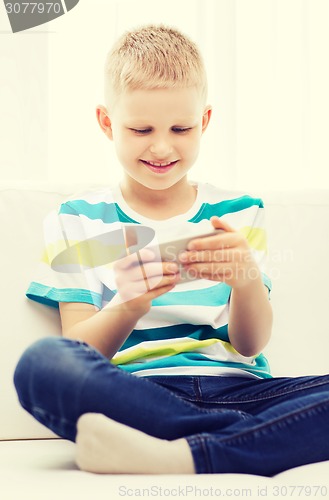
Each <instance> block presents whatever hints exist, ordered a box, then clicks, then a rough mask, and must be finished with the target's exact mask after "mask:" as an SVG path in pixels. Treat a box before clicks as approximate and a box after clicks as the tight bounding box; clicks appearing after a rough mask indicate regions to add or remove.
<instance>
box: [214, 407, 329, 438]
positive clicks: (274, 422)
mask: <svg viewBox="0 0 329 500" xmlns="http://www.w3.org/2000/svg"><path fill="white" fill-rule="evenodd" d="M328 405H329V399H326V400H324V401H321V402H320V403H313V404H312V405H309V406H307V407H306V408H300V409H298V410H297V411H292V412H290V413H287V414H286V415H284V416H283V417H282V416H280V417H277V418H275V419H273V420H271V421H270V422H265V423H263V424H260V425H258V426H256V427H254V428H252V429H247V430H245V431H243V432H239V433H238V434H235V435H234V436H227V437H223V438H218V436H217V437H216V438H215V437H214V438H213V437H212V436H209V435H207V438H206V439H207V441H218V439H219V441H220V442H221V443H223V444H230V443H234V442H235V441H239V440H240V441H241V438H245V437H248V435H252V434H254V433H255V432H260V431H263V430H265V429H267V428H269V427H272V426H276V425H277V424H279V423H280V422H282V423H283V422H284V421H285V420H287V419H289V418H294V417H298V416H300V415H301V414H304V415H305V416H307V415H308V414H309V413H311V412H312V411H313V410H315V409H318V410H319V411H323V408H322V407H325V406H328Z"/></svg>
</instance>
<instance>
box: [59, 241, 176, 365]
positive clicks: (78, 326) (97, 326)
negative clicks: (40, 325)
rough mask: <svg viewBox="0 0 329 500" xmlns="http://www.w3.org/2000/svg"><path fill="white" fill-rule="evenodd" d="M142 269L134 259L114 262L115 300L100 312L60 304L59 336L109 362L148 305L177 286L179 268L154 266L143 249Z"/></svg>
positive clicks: (155, 264)
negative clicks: (91, 349)
mask: <svg viewBox="0 0 329 500" xmlns="http://www.w3.org/2000/svg"><path fill="white" fill-rule="evenodd" d="M142 254H143V257H144V259H143V265H142V266H139V265H136V259H137V257H136V255H135V254H134V255H130V256H128V257H125V258H124V259H121V260H120V261H117V262H116V263H115V264H114V266H113V267H114V270H115V275H116V283H117V294H116V296H115V297H114V298H113V299H112V300H111V301H110V302H109V303H108V304H107V305H106V306H105V307H104V308H103V309H98V308H96V307H95V306H93V305H91V304H85V303H73V302H71V303H70V302H68V303H64V302H61V303H60V315H61V321H62V333H63V335H64V336H66V337H69V338H73V339H77V340H82V341H84V342H86V343H88V344H90V345H92V346H94V347H95V348H96V349H98V350H99V351H100V352H101V353H102V354H104V356H106V357H107V358H112V357H113V356H114V355H115V354H116V352H117V351H118V350H119V349H120V347H121V346H122V344H123V343H124V342H125V340H126V339H127V337H128V336H129V335H130V334H131V332H132V331H133V329H134V328H135V325H136V323H137V321H138V320H139V319H140V318H141V317H142V316H144V315H145V314H146V313H147V312H148V311H149V310H150V308H151V302H152V300H154V299H155V298H157V297H159V296H160V295H162V294H164V293H166V292H169V291H170V290H172V289H173V288H174V286H175V285H176V283H177V281H178V279H179V274H178V266H177V265H176V264H174V263H170V262H163V263H161V262H160V263H159V262H154V260H153V259H154V255H153V253H152V252H151V253H150V251H148V250H146V249H143V250H141V251H140V255H142Z"/></svg>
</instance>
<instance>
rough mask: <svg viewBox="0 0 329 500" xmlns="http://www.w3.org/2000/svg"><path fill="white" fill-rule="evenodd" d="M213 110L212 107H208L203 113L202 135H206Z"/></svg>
mask: <svg viewBox="0 0 329 500" xmlns="http://www.w3.org/2000/svg"><path fill="white" fill-rule="evenodd" d="M211 113H212V108H211V106H207V107H206V108H205V110H204V112H203V116H202V133H204V132H205V131H206V129H207V127H208V124H209V121H210V118H211Z"/></svg>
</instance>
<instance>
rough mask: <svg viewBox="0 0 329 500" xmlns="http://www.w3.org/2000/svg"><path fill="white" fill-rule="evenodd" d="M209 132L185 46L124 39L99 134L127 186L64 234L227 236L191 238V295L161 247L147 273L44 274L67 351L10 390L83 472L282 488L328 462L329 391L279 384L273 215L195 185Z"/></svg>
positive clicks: (197, 76)
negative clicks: (267, 268) (283, 475)
mask: <svg viewBox="0 0 329 500" xmlns="http://www.w3.org/2000/svg"><path fill="white" fill-rule="evenodd" d="M210 117H211V107H210V106H209V105H207V84H206V76H205V70H204V66H203V62H202V59H201V56H200V54H199V52H198V49H197V48H196V46H195V44H194V43H193V42H191V41H190V40H189V39H188V38H187V37H186V36H184V35H183V34H181V33H180V32H179V31H177V30H175V29H172V28H167V27H164V26H146V27H143V28H141V29H138V30H134V31H131V32H129V33H126V34H124V35H123V36H122V37H121V38H120V39H119V40H118V42H117V43H116V45H115V46H114V47H113V49H112V50H111V52H110V53H109V55H108V58H107V61H106V66H105V106H103V105H102V106H98V107H97V119H98V122H99V125H100V127H101V129H102V130H103V132H104V133H105V134H106V136H107V137H108V138H109V139H110V140H111V141H113V143H114V145H115V148H116V152H117V156H118V158H119V160H120V163H121V165H122V167H123V178H122V181H121V183H120V185H119V186H117V187H115V188H113V189H110V188H105V189H103V190H100V191H96V192H91V193H87V194H85V195H83V196H81V198H76V199H72V200H68V201H67V202H66V203H64V204H63V205H62V206H61V208H60V210H59V213H58V219H59V222H58V224H57V223H55V226H56V227H58V234H59V235H60V231H61V230H63V228H65V227H67V228H69V229H70V230H71V231H72V234H73V235H74V238H73V237H72V239H76V237H77V235H78V234H82V233H83V234H85V235H86V236H88V234H93V235H95V234H97V233H98V232H102V233H104V234H105V233H106V234H107V232H108V231H110V230H111V229H112V228H113V227H115V228H117V227H118V225H119V226H120V224H123V223H124V224H127V225H129V224H135V225H136V224H143V225H145V226H148V227H151V228H153V229H154V231H155V233H156V234H157V235H158V236H161V235H162V234H164V233H167V234H170V235H171V236H172V237H173V239H174V238H175V236H176V237H177V236H180V235H181V234H186V233H188V232H190V234H191V235H192V234H196V233H195V232H193V231H194V230H195V228H200V233H204V232H205V231H204V228H205V225H206V226H207V228H208V230H209V232H210V230H212V229H220V230H221V231H218V233H216V234H215V235H212V236H208V237H204V238H192V239H191V241H190V243H189V245H188V247H187V249H186V252H184V254H182V255H181V256H180V260H181V263H182V265H183V266H184V267H185V269H186V270H188V271H191V272H193V274H194V276H195V277H196V278H198V279H194V280H191V281H189V282H187V283H181V282H180V273H179V268H178V265H177V263H173V262H162V263H160V270H159V262H156V261H155V255H154V253H153V252H152V250H150V248H144V249H142V250H140V252H139V254H140V257H139V258H141V259H142V264H143V266H140V265H139V264H140V261H139V260H138V259H137V257H136V253H132V254H131V255H128V256H126V257H124V258H122V259H120V260H118V261H117V262H115V263H114V265H113V267H112V268H111V269H110V270H109V269H107V268H106V266H104V268H101V267H100V268H95V269H88V270H83V269H82V270H81V271H80V273H75V274H74V275H71V276H70V275H66V274H65V273H58V272H57V273H56V271H54V270H52V269H51V266H50V265H49V262H51V258H50V257H49V258H48V260H47V259H45V261H44V264H43V267H42V273H41V278H40V279H39V280H37V281H35V282H33V283H32V284H31V285H30V287H29V290H28V296H29V297H30V298H31V299H34V300H38V301H40V302H43V303H48V304H50V305H55V306H57V307H59V310H60V316H61V322H62V333H63V338H59V339H58V338H47V339H43V340H41V341H39V342H37V343H35V344H34V345H32V346H31V347H30V348H29V349H28V350H27V351H26V352H25V353H24V354H23V356H22V358H21V360H20V362H19V364H18V366H17V368H16V372H15V385H16V388H17V392H18V395H19V398H20V401H21V404H22V405H23V406H24V408H26V409H27V410H28V411H29V412H30V413H32V415H34V416H35V418H37V419H38V420H39V421H41V422H42V423H44V424H45V425H47V426H48V427H50V428H51V429H52V430H54V431H55V432H56V433H57V434H58V435H60V436H62V437H64V438H66V439H71V440H73V441H76V443H77V463H78V465H79V467H80V468H81V469H83V470H87V471H93V472H102V473H149V474H151V473H161V474H166V473H190V474H193V473H212V472H242V473H251V474H261V475H267V476H271V475H274V474H276V473H278V472H280V471H282V470H285V469H288V468H291V467H296V466H297V465H301V464H303V463H308V462H310V461H320V460H325V459H327V458H328V447H326V446H325V445H324V441H323V437H322V435H323V432H322V430H323V429H324V427H325V426H326V425H327V418H328V411H329V408H328V406H329V403H328V399H329V398H328V377H303V378H300V379H289V378H284V379H274V378H272V377H271V375H270V372H269V367H268V363H267V360H266V359H265V357H264V356H263V355H262V354H261V350H262V349H263V348H264V347H265V345H266V344H267V342H268V340H269V338H270V335H271V327H272V310H271V306H270V302H269V300H268V291H269V289H270V281H269V279H268V277H267V276H266V274H265V273H264V260H265V257H266V231H265V227H264V207H263V203H262V201H261V200H260V199H259V198H253V197H250V196H248V195H245V194H241V193H234V192H230V191H228V190H224V189H223V188H219V187H215V186H212V185H210V184H203V183H200V182H192V181H189V180H188V178H187V174H188V172H189V170H190V168H191V167H192V165H193V164H194V163H195V160H196V158H197V156H198V153H199V147H200V141H201V137H202V134H203V133H204V132H205V130H206V129H207V126H208V124H209V120H210ZM56 224H57V225H56ZM201 228H202V231H201ZM63 231H64V230H63ZM64 235H65V238H64V236H62V239H65V242H67V233H65V232H64ZM59 238H60V236H59ZM56 243H57V244H58V241H56ZM58 246H60V245H58ZM55 247H56V246H55ZM53 248H54V245H53V243H52V245H49V249H53ZM49 251H50V250H49ZM141 267H143V272H141ZM111 273H112V274H111ZM145 276H147V278H149V279H151V282H152V279H153V285H152V286H150V287H148V288H146V287H145V282H146V281H145ZM311 406H312V412H310V411H309V408H310V407H311ZM306 435H308V436H309V439H310V440H311V443H312V446H310V445H309V442H305V441H301V440H300V439H299V436H306ZM280 447H282V448H284V449H285V455H284V456H282V454H281V453H278V450H280Z"/></svg>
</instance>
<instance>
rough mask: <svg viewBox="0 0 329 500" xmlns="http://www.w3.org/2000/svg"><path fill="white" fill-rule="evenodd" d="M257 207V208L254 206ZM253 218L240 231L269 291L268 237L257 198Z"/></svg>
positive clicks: (260, 205)
mask: <svg viewBox="0 0 329 500" xmlns="http://www.w3.org/2000/svg"><path fill="white" fill-rule="evenodd" d="M256 207H257V208H256ZM255 208H256V210H255V211H254V215H253V219H252V220H251V221H250V224H248V225H247V226H244V227H243V228H241V230H240V231H241V232H242V233H243V234H244V236H245V237H246V239H247V241H248V243H249V246H250V248H251V251H252V255H253V258H254V259H255V261H256V263H257V265H258V267H259V269H260V271H261V273H262V279H263V283H264V285H265V286H266V287H267V288H268V290H269V292H270V291H271V289H272V282H271V279H270V277H269V276H268V274H267V267H268V266H267V264H268V238H267V231H266V220H265V219H266V216H265V207H264V203H263V201H262V200H261V199H257V205H256V206H255Z"/></svg>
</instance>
